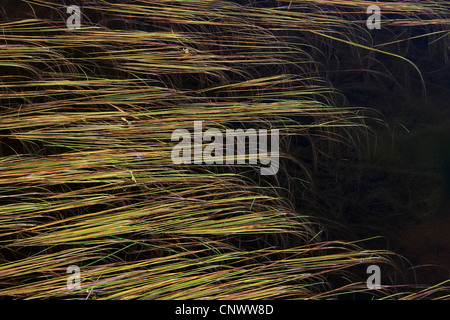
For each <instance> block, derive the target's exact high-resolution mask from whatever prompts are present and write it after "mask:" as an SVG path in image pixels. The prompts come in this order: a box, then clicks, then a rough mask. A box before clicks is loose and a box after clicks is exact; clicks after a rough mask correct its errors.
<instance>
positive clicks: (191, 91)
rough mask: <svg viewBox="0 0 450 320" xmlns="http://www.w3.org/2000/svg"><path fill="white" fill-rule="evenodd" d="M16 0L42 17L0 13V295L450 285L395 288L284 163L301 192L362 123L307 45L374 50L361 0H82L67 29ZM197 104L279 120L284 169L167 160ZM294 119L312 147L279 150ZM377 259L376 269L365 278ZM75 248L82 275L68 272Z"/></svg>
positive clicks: (313, 292) (407, 15)
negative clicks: (376, 280) (298, 151)
mask: <svg viewBox="0 0 450 320" xmlns="http://www.w3.org/2000/svg"><path fill="white" fill-rule="evenodd" d="M25 2H26V3H27V4H28V5H29V6H30V8H33V10H31V11H30V12H33V14H37V13H36V12H38V13H39V12H42V11H39V10H38V9H39V8H45V10H46V11H45V12H46V14H45V16H42V17H39V16H36V17H29V16H24V17H23V18H21V19H10V20H5V21H3V22H2V23H1V28H2V33H1V35H0V39H1V44H0V50H1V55H0V57H1V58H0V59H1V60H0V68H1V76H0V81H1V82H0V87H1V92H0V102H1V104H0V108H1V109H0V111H1V117H0V127H1V131H0V138H1V144H0V147H1V149H0V150H1V158H0V203H1V208H0V220H1V223H0V243H1V248H2V250H1V255H0V275H1V277H0V279H1V280H0V295H2V296H9V297H13V298H18V299H36V298H39V299H46V298H55V297H56V298H71V299H73V298H81V299H91V298H97V299H275V298H286V299H295V298H303V299H323V298H334V297H339V296H340V295H342V294H346V295H349V294H355V293H359V294H367V296H368V297H377V298H394V297H395V298H401V299H417V298H424V297H428V296H433V297H434V298H445V297H448V291H445V290H446V288H445V287H444V286H442V285H438V286H433V287H431V288H417V287H416V288H414V287H402V288H401V290H400V289H399V288H397V286H396V285H395V279H394V278H390V277H391V276H392V277H393V275H394V273H395V271H396V270H397V268H398V265H397V264H395V263H394V260H395V259H397V258H398V257H397V256H396V255H395V254H393V253H391V252H388V251H384V250H382V251H380V250H367V249H363V248H362V247H361V245H360V244H359V242H360V241H359V240H360V239H355V242H350V243H349V242H343V241H339V239H327V238H326V233H325V232H323V228H324V226H322V225H321V224H320V223H319V222H318V220H317V217H314V215H313V213H308V214H306V213H302V212H301V211H299V210H298V208H295V206H294V205H293V203H292V201H291V200H290V197H291V198H292V197H293V198H295V197H302V194H301V193H299V192H298V190H292V189H289V185H290V184H291V183H293V181H294V180H295V181H302V183H303V185H304V190H303V192H304V193H303V196H305V197H307V196H308V194H309V193H308V191H309V190H310V183H309V182H308V181H310V179H309V177H310V173H309V172H308V170H307V169H308V167H309V164H312V163H314V162H315V159H316V156H315V155H316V154H317V152H318V151H317V149H316V148H312V146H314V145H318V144H322V145H323V146H324V147H323V148H322V149H321V150H320V152H323V153H326V148H325V146H328V147H330V148H332V147H333V145H336V144H338V143H343V142H345V143H350V142H352V141H356V143H357V141H358V136H363V135H364V134H366V130H367V128H366V126H365V125H364V118H363V117H362V116H361V115H360V114H358V112H357V110H360V109H361V106H357V108H349V107H342V106H338V105H336V104H335V103H334V102H333V101H334V98H335V97H336V93H335V92H334V91H333V89H332V87H331V85H329V84H328V83H327V82H326V81H325V79H324V76H323V71H322V70H323V68H324V67H323V65H321V64H320V56H321V55H322V54H325V55H326V48H327V47H331V46H333V44H335V43H345V44H346V45H348V46H349V48H354V49H355V50H356V49H358V50H359V49H360V50H361V52H364V51H367V52H369V53H370V52H374V51H377V52H380V51H381V49H380V48H377V49H374V48H371V47H370V45H369V43H368V42H367V40H364V39H367V36H368V31H367V30H365V29H364V28H362V27H361V26H363V24H365V20H364V21H363V20H360V18H358V17H356V16H355V14H354V13H351V12H349V11H354V9H358V10H360V11H358V12H362V13H364V12H365V8H366V7H367V6H368V4H369V1H351V2H350V1H348V2H346V1H326V2H325V1H273V2H272V3H271V4H269V5H267V4H266V6H264V7H262V6H261V7H257V6H251V5H242V4H237V3H235V2H233V1H204V0H202V1H192V0H190V1H167V0H163V1H150V0H140V1H123V2H116V1H82V2H80V3H79V5H80V7H81V8H82V24H81V29H74V30H72V29H68V28H67V27H66V18H67V14H66V8H67V6H68V5H69V4H68V3H67V4H66V3H61V1H44V0H42V1H41V0H39V1H38V0H37V1H25ZM325 3H326V4H325ZM73 4H76V1H71V3H70V5H73ZM386 5H389V7H388V8H389V10H391V11H392V12H390V14H392V16H393V18H392V19H391V20H389V21H387V23H389V24H391V25H398V24H401V25H402V26H405V27H406V26H409V25H424V26H426V25H438V26H439V25H444V24H445V23H448V19H447V20H445V19H444V18H442V17H440V15H441V14H442V13H443V12H445V8H443V7H444V4H443V3H440V2H436V1H423V2H420V3H401V4H398V3H396V4H395V5H394V4H389V3H388V4H386ZM349 9H351V10H349ZM24 15H25V14H24ZM418 15H420V16H421V18H420V19H419V18H417V17H418ZM50 16H51V17H50ZM355 17H356V18H355ZM435 32H437V33H438V34H442V35H443V34H444V33H441V32H440V31H435ZM364 36H366V38H365V37H364ZM367 52H366V53H367ZM359 54H360V53H359ZM386 54H390V55H391V56H395V57H396V58H398V59H399V60H402V59H403V60H406V59H405V58H402V57H401V56H398V55H396V54H394V53H386ZM194 121H203V125H204V130H206V129H207V128H219V129H221V130H223V131H225V129H228V128H259V129H279V130H280V137H281V138H280V150H281V156H282V160H281V164H282V166H281V168H280V172H279V173H278V175H276V176H261V175H260V174H259V168H257V167H256V166H254V165H250V164H237V163H236V162H235V163H234V164H222V165H221V164H211V165H205V164H191V165H186V164H180V165H175V164H174V163H173V161H172V159H171V152H172V149H173V147H174V142H172V141H171V134H172V133H173V132H174V130H176V129H188V130H191V129H192V127H193V123H194ZM293 136H297V137H302V138H303V139H305V141H309V142H310V145H309V147H308V148H307V149H306V150H309V151H308V152H310V154H311V156H309V160H310V161H309V163H308V162H307V161H296V160H295V159H292V157H291V156H290V155H289V141H290V139H291V137H293ZM311 150H313V151H311ZM292 166H298V167H300V168H302V169H305V170H303V171H302V175H301V176H298V177H292V176H290V175H289V168H290V167H292ZM294 192H295V194H293V193H294ZM286 194H287V195H289V194H290V196H286ZM372 264H377V265H380V266H382V265H383V266H385V267H383V268H385V269H384V270H385V271H386V272H384V277H383V285H382V286H381V288H380V289H376V290H373V289H372V290H369V289H368V287H367V285H366V282H365V280H366V278H367V274H366V268H367V266H368V265H372ZM70 265H77V266H79V267H80V270H81V283H80V288H75V289H74V288H70V290H69V289H68V287H67V277H68V274H67V273H66V270H67V268H68V266H70ZM389 270H390V271H389ZM391 271H392V272H393V273H391Z"/></svg>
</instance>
